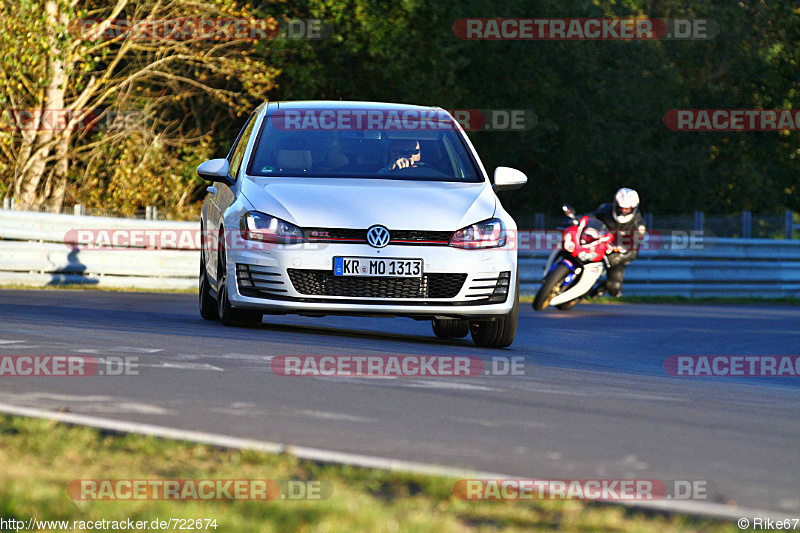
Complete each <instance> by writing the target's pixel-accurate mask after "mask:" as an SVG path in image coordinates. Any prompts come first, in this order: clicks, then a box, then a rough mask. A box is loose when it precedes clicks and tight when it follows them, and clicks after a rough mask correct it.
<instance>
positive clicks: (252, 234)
mask: <svg viewBox="0 0 800 533" xmlns="http://www.w3.org/2000/svg"><path fill="white" fill-rule="evenodd" d="M239 229H240V231H241V233H242V238H243V239H248V240H251V241H262V242H274V243H276V244H295V243H299V242H303V241H304V240H305V239H304V238H303V230H301V229H300V228H298V227H297V226H295V225H294V224H289V223H288V222H286V221H285V220H281V219H279V218H276V217H273V216H270V215H265V214H263V213H255V212H249V211H248V212H247V213H245V214H244V215H242V220H241V223H240V225H239Z"/></svg>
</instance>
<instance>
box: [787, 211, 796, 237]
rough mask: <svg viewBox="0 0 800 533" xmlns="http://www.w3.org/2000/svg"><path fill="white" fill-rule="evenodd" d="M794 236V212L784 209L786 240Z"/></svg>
mask: <svg viewBox="0 0 800 533" xmlns="http://www.w3.org/2000/svg"><path fill="white" fill-rule="evenodd" d="M793 238H794V213H792V212H791V211H789V210H788V209H787V210H786V240H791V239H793Z"/></svg>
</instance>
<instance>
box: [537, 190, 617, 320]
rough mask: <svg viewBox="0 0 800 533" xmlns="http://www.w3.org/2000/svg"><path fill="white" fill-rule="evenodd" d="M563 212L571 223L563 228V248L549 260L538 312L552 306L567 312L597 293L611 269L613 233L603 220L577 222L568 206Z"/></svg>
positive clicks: (554, 250) (561, 244) (555, 250)
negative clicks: (591, 293) (586, 297)
mask: <svg viewBox="0 0 800 533" xmlns="http://www.w3.org/2000/svg"><path fill="white" fill-rule="evenodd" d="M563 210H564V214H566V215H567V216H568V217H569V219H570V222H571V223H570V225H569V226H567V227H566V228H564V229H563V234H562V236H561V243H560V245H558V246H556V247H555V248H554V249H553V252H552V253H551V254H550V257H549V258H548V259H547V264H546V265H545V267H544V272H543V276H542V287H541V288H540V289H539V292H538V293H536V298H535V299H534V300H533V308H534V309H536V310H537V311H541V310H542V309H544V308H546V307H547V306H549V305H554V306H556V307H557V308H558V309H560V310H562V311H566V310H568V309H571V308H572V307H573V306H574V305H575V304H576V303H578V300H580V299H581V298H582V297H583V296H585V295H586V294H588V293H590V292H592V291H593V290H595V289H596V288H597V287H598V286H600V284H601V283H603V281H604V279H605V278H604V276H605V273H606V269H607V268H608V266H609V264H608V258H607V257H606V254H608V253H609V252H611V251H613V250H614V246H613V245H612V244H611V242H612V241H613V240H614V234H613V233H611V232H609V230H608V227H606V225H605V224H603V223H602V222H601V221H600V220H598V219H596V218H594V217H589V216H583V217H581V218H580V219H578V218H577V217H576V216H575V212H574V211H573V210H572V208H571V207H570V206H568V205H566V204H564V206H563Z"/></svg>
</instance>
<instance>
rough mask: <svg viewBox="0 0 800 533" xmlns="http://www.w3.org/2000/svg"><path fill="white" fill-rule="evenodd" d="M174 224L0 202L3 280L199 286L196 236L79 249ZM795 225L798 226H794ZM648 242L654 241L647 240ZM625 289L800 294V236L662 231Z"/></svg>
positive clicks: (527, 287) (538, 254)
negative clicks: (98, 235)
mask: <svg viewBox="0 0 800 533" xmlns="http://www.w3.org/2000/svg"><path fill="white" fill-rule="evenodd" d="M116 229H121V230H141V231H144V232H147V231H153V232H156V231H161V232H163V231H170V230H173V231H176V232H184V233H193V234H196V233H197V232H196V230H198V229H199V224H198V223H197V222H168V221H158V220H136V219H124V218H110V217H88V216H81V215H57V214H49V213H38V212H25V211H13V210H0V284H3V285H8V284H25V285H34V286H45V285H63V284H71V283H84V284H90V285H97V286H101V287H131V288H151V289H188V288H194V287H196V286H197V273H198V265H199V251H198V249H197V243H196V242H189V243H187V242H183V241H181V242H173V243H162V244H163V246H162V247H161V249H147V250H144V249H143V245H142V246H140V247H139V248H138V249H137V248H133V247H131V248H128V249H113V250H107V249H106V250H103V249H84V248H83V247H80V246H76V245H74V242H75V241H74V240H73V239H72V238H70V235H73V236H74V233H75V232H76V231H77V230H109V231H111V230H116ZM792 229H795V228H792ZM651 248H652V246H651ZM548 253H549V252H548V251H547V250H546V249H541V250H538V251H520V252H519V261H520V282H521V290H522V292H523V294H525V293H528V294H530V293H534V292H536V290H538V287H539V283H540V282H541V275H542V269H543V267H544V264H545V261H546V258H547V255H548ZM624 291H625V294H628V295H669V296H689V297H697V296H756V297H764V298H777V297H798V296H800V240H777V239H735V238H709V237H707V236H701V235H700V234H686V235H665V236H664V239H663V241H662V242H661V243H660V245H659V246H658V247H657V249H653V250H649V249H648V250H643V251H642V252H640V255H639V259H638V260H637V261H635V262H634V263H633V264H632V265H631V266H630V267H629V268H628V270H627V272H626V276H625V289H624Z"/></svg>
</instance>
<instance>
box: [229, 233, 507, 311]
mask: <svg viewBox="0 0 800 533" xmlns="http://www.w3.org/2000/svg"><path fill="white" fill-rule="evenodd" d="M265 248H266V247H265ZM337 256H345V257H367V258H376V259H378V258H402V259H423V261H424V263H423V273H424V275H425V276H426V277H427V278H428V279H424V280H423V281H422V283H423V284H425V287H426V288H425V290H424V295H423V292H418V293H414V294H419V295H421V296H422V297H404V296H406V295H408V294H409V293H408V292H404V287H405V286H407V285H408V284H407V283H406V284H405V285H403V286H400V285H399V284H396V283H395V284H393V283H391V282H387V283H388V286H389V287H390V289H391V290H390V292H391V293H392V294H394V295H395V296H400V297H372V296H364V295H362V294H358V293H353V292H350V293H348V294H347V295H345V296H342V295H334V294H326V293H325V290H324V289H320V288H319V286H318V285H315V290H314V291H309V289H308V287H309V285H308V284H302V283H298V279H300V278H308V277H309V276H312V277H313V276H317V279H321V278H320V276H321V275H322V274H325V277H327V278H331V275H328V274H327V273H332V271H333V258H334V257H337ZM227 268H228V279H229V280H236V283H229V284H228V297H229V299H230V302H231V304H232V305H233V306H235V307H241V308H250V309H259V310H262V311H264V312H265V313H276V314H284V313H285V314H312V315H316V314H350V315H386V316H408V317H414V318H430V317H452V318H459V317H460V318H470V317H474V318H479V317H484V318H486V317H489V316H497V315H504V314H507V313H509V312H510V311H511V308H512V306H513V302H514V300H515V299H516V298H517V294H516V289H515V286H516V285H515V284H516V277H517V253H516V250H515V249H513V246H507V247H504V248H492V249H485V250H462V249H458V248H452V247H449V246H424V245H420V246H401V245H390V246H387V247H385V248H380V249H376V248H372V247H370V246H368V245H365V244H340V243H320V244H299V245H275V246H273V247H271V248H270V249H263V250H248V249H242V250H232V249H228V251H227ZM290 271H293V272H292V273H291V275H290ZM312 272H313V274H312ZM298 274H305V276H298ZM459 274H460V275H461V277H463V278H464V281H463V284H461V286H460V288H458V287H456V288H455V289H453V285H452V283H450V282H448V283H449V285H447V288H448V290H450V289H452V294H454V295H453V296H450V297H446V298H441V297H436V296H437V290H434V289H433V287H435V286H438V287H441V286H442V284H441V281H435V280H443V279H447V280H452V279H455V278H453V276H455V275H459ZM429 275H430V276H429ZM447 275H449V276H447ZM292 278H294V282H293V279H292ZM501 278H505V279H507V281H505V282H498V280H499V279H501ZM369 279H370V280H375V282H376V283H379V282H381V281H385V280H387V279H392V280H396V279H397V278H369ZM459 279H460V278H459ZM352 280H353V278H350V281H352ZM336 281H337V282H338V281H343V280H341V278H339V279H337V280H336ZM436 283H438V284H439V285H436ZM498 284H499V285H503V286H506V287H507V289H505V291H506V294H505V300H504V301H497V300H498V298H497V295H496V294H495V289H497V286H498ZM346 285H347V286H356V285H357V282H354V283H349V284H346ZM338 286H339V287H341V284H339V285H338ZM398 287H399V288H398ZM428 287H431V290H430V291H428ZM298 289H299V290H298ZM301 291H302V292H301ZM333 292H334V293H336V294H342V290H341V289H339V290H337V291H333ZM372 293H373V294H374V293H375V289H373V290H372ZM412 293H413V291H412ZM441 294H443V292H442V290H439V291H438V295H441ZM490 295H492V296H494V297H489V296H490Z"/></svg>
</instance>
